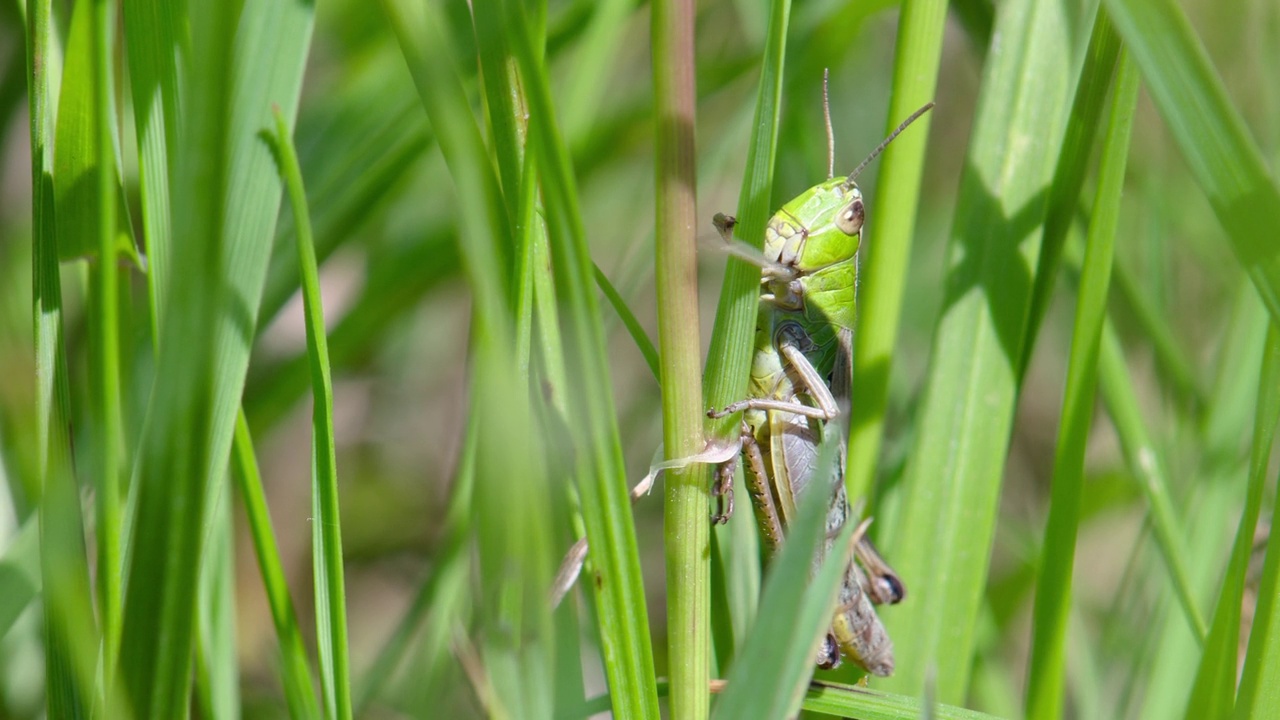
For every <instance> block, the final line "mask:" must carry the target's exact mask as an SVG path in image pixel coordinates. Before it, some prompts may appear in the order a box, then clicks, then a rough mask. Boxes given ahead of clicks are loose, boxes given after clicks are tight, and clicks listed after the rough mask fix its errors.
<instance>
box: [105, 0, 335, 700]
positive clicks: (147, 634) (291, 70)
mask: <svg viewBox="0 0 1280 720" xmlns="http://www.w3.org/2000/svg"><path fill="white" fill-rule="evenodd" d="M189 10H190V11H191V12H192V13H194V14H193V15H192V16H191V17H189V18H187V19H186V21H187V22H189V23H190V26H191V27H198V28H200V32H198V33H193V34H192V51H191V54H190V57H188V58H184V60H186V62H185V67H186V68H187V73H186V74H184V77H183V78H181V82H182V83H183V93H182V97H183V100H184V105H183V107H182V112H183V122H182V123H181V124H180V127H179V133H178V136H179V138H180V141H179V147H178V156H177V158H176V160H175V164H176V166H177V167H178V168H179V171H178V172H177V174H176V177H177V178H178V182H176V183H174V185H173V186H172V187H171V190H172V191H173V192H172V193H171V196H170V197H171V198H172V216H173V217H181V218H183V219H184V223H186V225H185V226H186V227H188V228H189V229H190V232H188V233H187V234H185V235H184V238H185V239H184V242H182V243H177V244H175V246H174V253H173V258H172V261H173V264H172V267H173V269H174V271H175V272H178V271H180V272H181V273H182V275H181V276H180V277H179V276H176V275H175V276H174V277H172V278H169V279H168V280H167V281H166V280H164V279H162V282H164V284H165V287H166V292H167V295H166V296H165V297H166V308H167V309H166V312H165V314H164V315H163V316H162V317H161V318H160V322H159V328H160V330H159V336H158V337H159V343H158V344H159V355H158V358H157V362H156V370H155V380H154V384H153V388H152V389H153V392H152V402H151V405H150V408H149V410H148V414H147V424H146V429H145V430H144V434H143V438H142V441H141V443H142V450H141V453H140V458H139V462H138V465H137V472H136V484H137V498H138V502H137V511H136V517H135V520H134V525H133V535H132V537H131V543H130V545H131V550H130V552H131V556H130V564H129V572H128V580H127V584H126V588H125V617H124V630H123V641H122V643H121V648H122V649H121V656H120V664H121V673H122V675H123V676H124V678H125V683H126V687H127V689H128V691H129V694H130V699H131V700H132V702H133V705H134V707H135V709H136V710H137V712H138V713H139V714H140V715H142V716H145V717H177V716H179V715H182V714H184V713H185V712H186V708H187V707H188V703H189V694H190V692H189V687H190V680H189V678H190V669H191V658H192V651H193V644H194V637H193V635H194V632H193V622H194V619H195V609H196V588H197V583H196V578H197V577H198V573H199V569H200V562H199V559H200V558H201V557H202V547H203V542H204V537H205V534H206V533H207V529H206V527H205V523H206V521H207V518H206V504H207V502H208V496H209V494H210V492H211V491H212V490H213V489H215V487H216V484H217V483H219V482H223V481H224V478H225V475H226V467H227V462H228V458H229V454H230V447H231V439H232V434H233V430H234V425H235V414H236V410H237V408H238V407H239V404H240V396H241V390H242V388H243V383H244V374H245V368H246V366H247V364H248V357H249V344H250V341H251V339H252V337H253V335H254V319H255V318H256V316H257V307H258V302H259V298H260V296H261V293H262V284H263V279H264V276H265V274H266V266H267V252H268V250H269V245H270V243H269V242H268V241H267V239H268V238H270V237H271V236H272V234H273V232H274V226H275V219H276V213H277V211H278V209H279V201H280V184H279V180H278V178H277V176H276V172H275V167H274V161H273V160H272V158H271V153H270V150H269V148H268V146H267V144H266V143H265V142H264V141H263V139H262V138H261V137H260V136H259V133H260V132H261V131H262V130H264V129H266V128H269V127H270V122H271V121H270V108H271V105H272V103H273V102H274V103H277V104H279V105H280V106H281V107H283V108H285V109H286V114H287V115H289V116H292V115H293V113H294V112H295V110H296V107H297V98H298V92H299V86H300V82H301V75H302V70H303V65H304V61H305V57H306V52H307V48H308V47H309V44H310V38H311V32H310V31H311V21H312V6H311V5H310V4H305V3H271V2H262V1H261V0H246V2H244V3H243V5H241V4H239V3H227V4H214V5H205V4H199V3H197V4H193V5H191V6H190V8H189ZM171 51H173V52H178V51H179V49H178V48H174V49H171Z"/></svg>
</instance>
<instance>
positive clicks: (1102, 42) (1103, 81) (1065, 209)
mask: <svg viewBox="0 0 1280 720" xmlns="http://www.w3.org/2000/svg"><path fill="white" fill-rule="evenodd" d="M1119 53H1120V38H1119V36H1117V35H1116V31H1115V28H1114V27H1112V25H1111V20H1110V18H1109V17H1108V16H1107V14H1106V13H1105V12H1096V13H1095V15H1094V19H1093V30H1092V32H1091V33H1090V35H1089V47H1088V48H1087V49H1086V50H1085V60H1084V67H1083V68H1082V69H1081V70H1080V81H1079V82H1078V83H1077V84H1076V93H1075V99H1074V100H1073V101H1072V105H1071V117H1070V118H1069V119H1068V120H1067V130H1066V135H1065V137H1064V138H1063V141H1062V152H1061V153H1060V154H1059V155H1058V164H1057V167H1056V168H1055V169H1054V173H1053V185H1052V186H1051V190H1050V194H1049V209H1048V210H1047V211H1046V212H1045V218H1044V242H1043V244H1042V247H1041V250H1040V258H1039V261H1038V262H1037V265H1036V281H1035V287H1034V288H1032V291H1031V309H1030V310H1029V311H1028V314H1027V342H1026V343H1025V344H1024V346H1023V349H1022V358H1021V361H1020V363H1019V369H1018V373H1019V376H1020V379H1019V385H1021V384H1022V380H1021V377H1024V376H1025V373H1026V371H1027V366H1028V365H1029V364H1030V363H1031V355H1032V353H1033V352H1034V351H1035V347H1036V337H1037V336H1038V335H1039V334H1040V324H1041V323H1042V322H1044V315H1045V313H1046V312H1048V310H1049V301H1050V300H1051V299H1052V297H1053V288H1054V285H1055V283H1056V282H1057V278H1058V270H1059V268H1060V266H1061V264H1062V253H1063V250H1064V248H1065V246H1066V242H1067V236H1068V234H1069V231H1070V230H1071V224H1072V222H1073V221H1074V220H1075V218H1076V215H1077V211H1078V208H1079V207H1080V191H1081V189H1082V188H1083V187H1084V179H1085V175H1086V173H1087V172H1088V170H1089V161H1090V159H1091V158H1092V157H1093V145H1094V136H1095V135H1096V134H1097V129H1098V127H1099V126H1101V124H1102V111H1103V109H1104V108H1103V105H1104V103H1105V102H1106V99H1107V94H1108V88H1110V87H1111V82H1112V79H1113V76H1114V75H1115V69H1116V58H1117V57H1118V56H1119Z"/></svg>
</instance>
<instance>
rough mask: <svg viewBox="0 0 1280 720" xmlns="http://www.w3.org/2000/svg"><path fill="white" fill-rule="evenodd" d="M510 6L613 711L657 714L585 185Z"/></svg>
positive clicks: (534, 50)
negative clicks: (572, 381) (582, 197)
mask: <svg viewBox="0 0 1280 720" xmlns="http://www.w3.org/2000/svg"><path fill="white" fill-rule="evenodd" d="M504 9H505V11H506V12H505V14H504V23H505V27H506V29H507V32H508V42H509V46H510V47H511V49H512V52H513V53H514V54H515V57H516V60H517V63H518V65H519V68H520V77H521V80H522V81H523V82H524V84H525V85H524V87H525V92H526V95H527V101H528V104H529V112H530V116H531V120H530V126H529V144H530V150H531V152H533V153H534V155H535V157H536V161H537V163H538V168H539V170H540V172H541V173H542V190H543V198H544V202H545V203H546V207H547V231H548V237H549V239H550V246H551V253H552V262H553V267H554V269H555V273H556V293H557V296H558V300H559V309H560V313H561V317H562V318H564V331H565V332H564V338H565V348H566V352H565V358H566V367H567V369H568V371H569V372H568V377H573V378H576V379H578V381H579V382H580V385H579V386H578V388H577V391H576V392H571V393H570V394H569V397H568V398H566V399H567V401H568V402H567V403H566V405H567V407H568V409H569V418H570V431H571V433H572V437H573V441H574V446H575V451H576V454H577V455H576V473H575V474H576V476H577V479H578V483H577V485H578V490H579V493H580V494H581V497H582V509H583V520H584V522H585V525H586V531H587V538H588V540H589V542H590V546H591V555H592V558H591V559H592V571H593V573H592V581H593V582H592V583H591V586H592V588H593V590H594V591H595V598H596V604H597V608H598V610H599V624H600V635H601V641H602V650H603V657H604V663H605V669H606V672H607V674H608V678H609V687H610V690H611V692H612V693H613V701H614V714H615V715H616V716H618V717H626V718H630V717H657V715H658V705H657V696H656V693H655V691H654V684H655V681H654V676H653V653H652V647H651V645H650V643H649V622H648V614H647V613H646V612H645V604H644V593H643V585H642V582H641V576H640V565H639V559H638V556H637V549H636V539H635V528H634V522H633V520H632V517H631V509H630V504H631V503H630V495H629V488H628V485H627V482H626V471H625V468H624V466H623V462H622V452H621V440H620V438H619V435H618V427H617V418H616V413H615V411H614V407H613V397H612V392H611V386H610V381H609V372H608V363H607V360H606V354H605V349H604V347H605V346H604V338H603V332H602V329H601V321H600V313H599V310H598V306H597V302H596V298H595V293H594V291H593V288H592V269H591V268H592V265H591V260H590V255H589V253H588V251H587V242H586V240H587V238H586V230H585V228H584V227H583V222H582V214H581V211H580V209H579V207H578V192H577V185H576V182H575V179H574V174H573V167H572V164H571V160H570V157H569V154H568V151H567V149H566V148H565V144H564V140H563V136H562V135H561V134H560V132H559V129H558V125H557V121H556V115H555V111H554V109H553V108H554V106H553V103H552V102H551V92H550V87H549V81H548V76H547V71H546V67H545V63H544V60H543V57H542V52H541V50H540V48H541V47H542V46H543V43H544V41H543V39H542V38H536V39H535V38H534V37H532V36H531V35H530V29H531V28H533V27H539V26H540V25H541V24H540V23H536V24H533V25H531V24H530V22H529V18H528V17H527V16H526V12H525V8H524V6H523V5H521V4H520V3H504Z"/></svg>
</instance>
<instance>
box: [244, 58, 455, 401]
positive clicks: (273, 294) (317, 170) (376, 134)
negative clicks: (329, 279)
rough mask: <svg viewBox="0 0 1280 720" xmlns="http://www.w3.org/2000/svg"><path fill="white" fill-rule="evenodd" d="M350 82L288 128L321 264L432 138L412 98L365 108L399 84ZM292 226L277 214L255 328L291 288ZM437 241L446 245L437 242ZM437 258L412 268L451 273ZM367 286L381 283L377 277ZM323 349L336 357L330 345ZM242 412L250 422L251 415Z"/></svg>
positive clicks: (372, 216) (362, 223)
mask: <svg viewBox="0 0 1280 720" xmlns="http://www.w3.org/2000/svg"><path fill="white" fill-rule="evenodd" d="M397 60H398V59H397ZM353 85H354V87H351V88H340V89H339V90H337V91H336V92H337V97H336V99H335V104H336V105H338V108H337V109H333V110H329V109H328V108H325V109H322V110H317V109H312V110H311V112H310V118H311V119H310V122H306V123H302V122H301V120H300V123H299V125H298V127H297V128H296V129H295V131H294V135H295V137H296V140H295V143H294V144H295V145H296V146H297V147H298V161H299V162H300V163H301V165H302V176H303V177H305V178H308V182H309V185H308V190H307V193H308V196H309V197H310V198H311V208H312V217H311V225H312V232H313V234H314V236H315V246H316V258H317V259H318V260H319V262H320V263H321V264H322V265H323V264H324V262H325V261H326V260H328V258H329V257H330V256H331V255H333V254H334V253H335V252H336V251H337V250H338V249H340V248H342V247H344V246H345V245H346V244H348V243H349V242H350V241H352V240H353V239H357V238H360V237H361V235H362V233H361V230H362V229H364V228H366V227H367V226H368V225H369V224H370V223H371V222H372V221H374V220H376V219H378V218H379V217H380V216H381V214H380V213H379V212H377V211H378V210H380V209H381V206H382V205H386V204H389V201H390V200H391V199H393V198H396V197H398V194H397V193H396V190H398V189H399V188H400V187H401V186H403V185H405V183H406V180H407V179H408V178H409V177H411V175H412V171H413V169H414V168H415V165H416V163H418V162H420V161H421V159H422V156H423V155H424V154H425V153H426V151H427V150H428V149H429V148H430V147H431V146H432V142H433V138H432V136H431V134H430V132H428V130H427V128H426V127H425V125H426V121H425V119H424V118H423V117H422V110H421V108H420V107H419V106H418V104H417V103H416V102H412V101H411V100H409V99H407V98H406V99H405V100H403V101H402V102H398V103H396V105H395V106H394V107H392V108H390V109H388V110H386V111H385V112H383V113H371V112H368V111H367V109H368V108H369V106H370V104H371V103H374V102H377V101H378V100H379V99H385V98H387V97H389V96H391V94H392V93H400V92H401V91H402V90H403V88H402V87H401V86H400V85H399V84H392V83H388V82H375V81H372V80H370V81H366V82H355V83H353ZM353 108H359V109H360V110H359V112H357V111H355V110H353ZM317 115H318V116H319V117H317ZM304 119H305V118H304ZM317 126H318V127H317ZM295 232H296V231H295V229H294V227H293V220H292V219H291V218H289V217H288V216H285V217H282V218H281V219H280V227H279V229H278V232H277V233H276V237H275V243H274V247H273V249H272V253H271V267H270V268H269V269H268V271H267V286H266V289H265V290H263V294H262V310H261V314H260V315H259V318H258V320H259V325H260V326H262V327H265V326H266V324H267V322H268V320H269V319H271V318H274V317H275V316H276V315H277V314H278V313H279V312H280V308H281V307H283V306H284V304H285V302H286V301H288V300H289V298H290V297H292V296H293V294H294V293H296V292H297V290H298V257H297V252H296V251H295V250H294V247H295V245H296V244H297V240H296V239H294V237H293V235H294V233H295ZM435 235H436V234H435V233H433V234H432V236H433V237H434V236H435ZM440 244H446V243H444V242H443V240H441V241H440ZM447 244H448V245H449V246H452V244H453V243H452V241H450V242H448V243H447ZM439 258H440V259H439V261H438V262H437V263H421V264H419V271H422V270H424V269H429V270H430V271H431V272H430V273H426V276H427V277H431V276H434V275H437V274H439V273H447V272H450V271H453V272H456V268H457V264H458V263H457V260H456V259H454V260H452V262H450V256H449V255H447V254H443V253H442V254H441V255H440V256H439ZM370 284H371V285H373V286H375V287H384V284H383V283H378V282H374V283H370ZM329 339H330V344H331V346H332V345H336V338H334V337H332V336H331V337H330V338H329ZM330 349H331V350H333V351H334V354H335V357H334V361H335V362H337V357H336V355H337V352H336V351H337V348H336V347H331V348H330ZM249 415H250V418H251V420H252V417H253V415H254V413H253V412H249Z"/></svg>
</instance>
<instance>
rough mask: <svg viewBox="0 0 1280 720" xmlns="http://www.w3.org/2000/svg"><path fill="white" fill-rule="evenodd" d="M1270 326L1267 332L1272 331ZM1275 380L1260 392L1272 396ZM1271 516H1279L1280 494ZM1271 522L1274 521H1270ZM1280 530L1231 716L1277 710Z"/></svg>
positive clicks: (1270, 547)
mask: <svg viewBox="0 0 1280 720" xmlns="http://www.w3.org/2000/svg"><path fill="white" fill-rule="evenodd" d="M1274 332H1275V325H1274V324H1273V325H1272V330H1271V333H1270V334H1274ZM1275 387H1276V385H1275V380H1274V378H1273V379H1272V385H1271V387H1270V390H1271V392H1270V393H1268V388H1265V387H1264V388H1263V389H1262V393H1264V394H1271V395H1274V390H1275ZM1271 517H1272V518H1277V517H1280V494H1277V496H1276V506H1275V509H1274V510H1272V513H1271ZM1273 522H1274V520H1273ZM1278 580H1280V532H1276V531H1275V526H1274V524H1273V525H1272V531H1271V537H1269V538H1268V539H1267V554H1266V559H1265V560H1264V564H1263V568H1262V581H1261V583H1259V585H1258V605H1257V608H1256V610H1255V612H1254V616H1253V628H1252V629H1251V630H1250V632H1249V646H1248V651H1247V652H1246V654H1245V659H1244V670H1243V672H1242V673H1241V676H1240V691H1239V695H1238V696H1237V697H1236V706H1235V713H1234V715H1233V717H1235V718H1238V719H1239V720H1245V718H1264V717H1273V716H1275V715H1277V714H1278V713H1280V632H1277V630H1276V627H1275V622H1276V618H1278V617H1280V613H1278V612H1277V611H1278V610H1280V585H1278V582H1277V581H1278Z"/></svg>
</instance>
